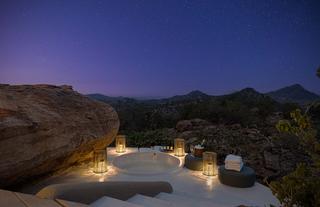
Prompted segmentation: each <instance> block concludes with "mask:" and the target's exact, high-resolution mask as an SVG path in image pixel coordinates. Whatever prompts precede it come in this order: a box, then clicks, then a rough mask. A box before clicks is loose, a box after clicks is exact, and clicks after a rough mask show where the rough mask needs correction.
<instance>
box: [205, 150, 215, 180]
mask: <svg viewBox="0 0 320 207" xmlns="http://www.w3.org/2000/svg"><path fill="white" fill-rule="evenodd" d="M202 159H203V166H202V169H203V174H204V175H207V176H214V175H217V153H215V152H204V153H203V154H202Z"/></svg>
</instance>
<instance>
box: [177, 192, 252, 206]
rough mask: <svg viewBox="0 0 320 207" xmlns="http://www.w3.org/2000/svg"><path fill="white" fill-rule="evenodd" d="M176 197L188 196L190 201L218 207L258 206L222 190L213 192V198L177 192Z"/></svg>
mask: <svg viewBox="0 0 320 207" xmlns="http://www.w3.org/2000/svg"><path fill="white" fill-rule="evenodd" d="M174 195H178V196H186V197H188V198H189V199H193V200H198V201H206V202H211V203H212V202H214V203H215V205H217V206H230V205H240V204H241V205H249V206H256V205H257V204H255V203H253V202H251V201H248V200H246V199H243V198H242V197H239V196H236V195H230V194H229V193H226V192H224V191H221V190H215V191H214V192H212V194H211V196H212V198H210V199H209V198H205V197H197V196H194V195H189V194H188V193H184V192H180V191H175V192H174Z"/></svg>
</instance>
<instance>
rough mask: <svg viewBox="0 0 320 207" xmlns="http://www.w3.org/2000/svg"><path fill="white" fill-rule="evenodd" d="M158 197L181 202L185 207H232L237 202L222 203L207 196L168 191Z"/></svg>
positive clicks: (177, 202)
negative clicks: (201, 196) (198, 196)
mask: <svg viewBox="0 0 320 207" xmlns="http://www.w3.org/2000/svg"><path fill="white" fill-rule="evenodd" d="M156 198H158V199H161V200H165V201H169V202H172V203H176V204H179V205H181V206H185V207H194V206H201V207H202V206H203V207H207V206H208V207H230V206H235V204H227V203H221V202H220V201H213V200H209V199H206V198H197V197H193V196H190V195H177V194H168V193H159V194H158V195H157V196H156Z"/></svg>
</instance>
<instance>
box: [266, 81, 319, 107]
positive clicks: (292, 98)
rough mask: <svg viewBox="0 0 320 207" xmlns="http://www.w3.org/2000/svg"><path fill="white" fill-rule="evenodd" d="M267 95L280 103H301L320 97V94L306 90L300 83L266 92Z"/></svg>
mask: <svg viewBox="0 0 320 207" xmlns="http://www.w3.org/2000/svg"><path fill="white" fill-rule="evenodd" d="M266 95H268V96H270V97H271V98H273V99H274V100H276V101H278V102H280V103H287V102H293V103H298V104H301V105H303V104H307V103H310V102H312V101H315V100H317V99H320V96H319V95H317V94H315V93H312V92H310V91H308V90H306V89H305V88H303V87H302V86H301V85H300V84H294V85H291V86H287V87H284V88H281V89H278V90H276V91H272V92H269V93H266Z"/></svg>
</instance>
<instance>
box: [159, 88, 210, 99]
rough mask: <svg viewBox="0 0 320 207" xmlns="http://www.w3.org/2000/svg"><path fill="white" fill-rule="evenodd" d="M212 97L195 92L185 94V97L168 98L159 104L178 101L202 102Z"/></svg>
mask: <svg viewBox="0 0 320 207" xmlns="http://www.w3.org/2000/svg"><path fill="white" fill-rule="evenodd" d="M211 97H212V96H210V95H208V94H205V93H203V92H202V91H199V90H195V91H191V92H190V93H187V94H185V95H177V96H173V97H170V98H165V99H162V100H161V102H166V101H168V102H180V101H203V100H208V99H210V98H211Z"/></svg>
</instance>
